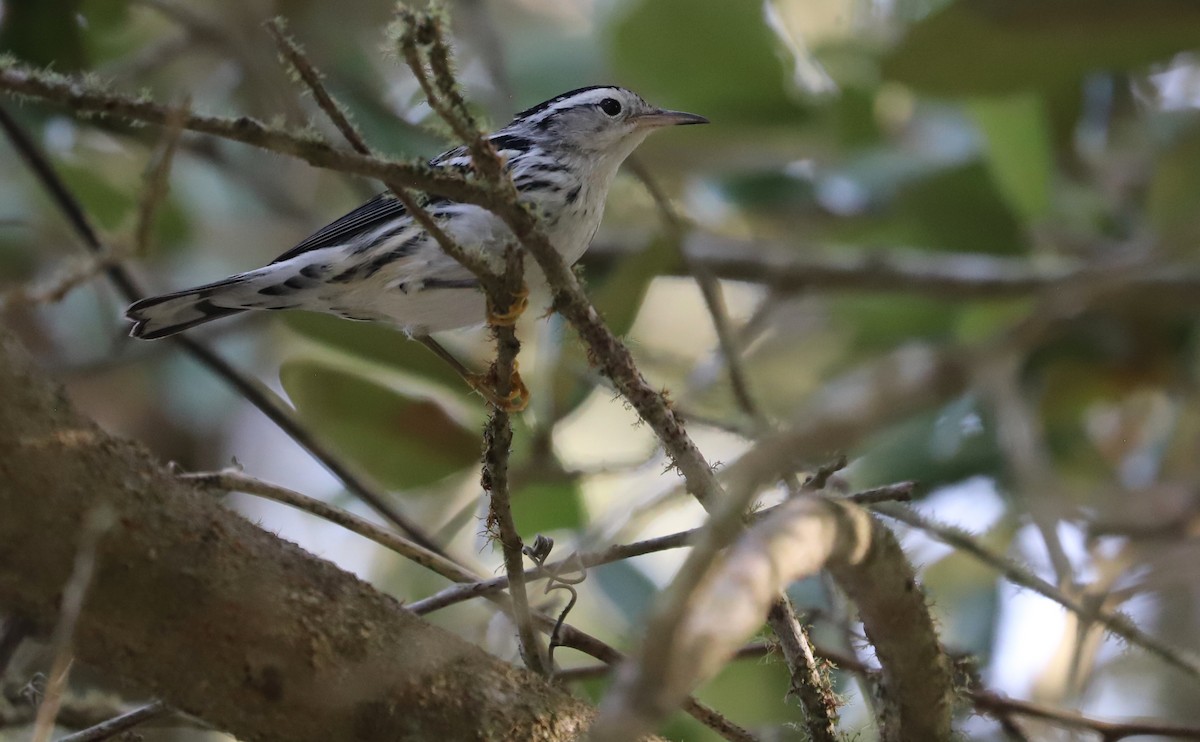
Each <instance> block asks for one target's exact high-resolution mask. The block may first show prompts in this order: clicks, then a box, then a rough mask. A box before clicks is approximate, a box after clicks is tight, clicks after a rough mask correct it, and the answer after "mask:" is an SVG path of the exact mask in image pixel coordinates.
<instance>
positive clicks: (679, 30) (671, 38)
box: [612, 0, 802, 123]
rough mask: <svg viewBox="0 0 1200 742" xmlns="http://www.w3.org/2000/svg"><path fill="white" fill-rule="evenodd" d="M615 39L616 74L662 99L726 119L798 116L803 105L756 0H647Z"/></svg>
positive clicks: (623, 20)
mask: <svg viewBox="0 0 1200 742" xmlns="http://www.w3.org/2000/svg"><path fill="white" fill-rule="evenodd" d="M612 38H613V49H612V63H613V67H614V69H615V71H616V73H617V76H618V78H619V79H620V80H622V81H623V82H627V83H629V84H630V85H631V86H633V87H634V88H636V89H637V90H638V91H639V92H642V93H644V94H645V95H647V96H649V97H650V98H651V100H653V101H655V102H656V103H659V102H661V104H662V105H668V104H669V105H670V106H671V107H672V108H683V109H685V110H692V111H694V112H695V113H702V114H704V115H706V116H709V117H711V118H713V119H714V120H720V121H723V122H726V123H728V122H731V121H735V120H738V121H747V122H753V123H764V122H768V121H775V122H778V121H794V120H796V119H797V118H798V114H799V113H800V112H801V110H802V109H801V107H800V106H799V105H798V104H797V103H796V102H795V100H794V99H793V98H792V96H791V95H790V94H789V90H788V88H789V87H790V85H791V82H790V80H789V77H790V71H789V69H788V67H787V65H786V64H785V62H784V53H783V52H784V50H783V48H782V45H781V44H780V43H779V40H778V39H777V38H776V37H775V34H774V33H772V31H771V30H770V29H769V28H768V27H767V24H766V21H765V19H764V16H763V10H762V6H761V5H760V4H758V3H746V2H724V1H722V0H717V1H712V0H710V1H709V2H696V0H653V1H651V0H641V2H638V3H635V4H634V6H633V8H632V9H631V10H630V11H629V12H628V13H625V14H624V15H623V16H621V17H620V18H619V19H618V20H617V22H616V23H614V25H613V27H612Z"/></svg>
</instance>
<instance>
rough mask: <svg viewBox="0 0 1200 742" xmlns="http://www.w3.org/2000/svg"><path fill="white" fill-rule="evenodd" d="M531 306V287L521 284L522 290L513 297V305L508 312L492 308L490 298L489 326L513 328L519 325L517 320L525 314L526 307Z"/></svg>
mask: <svg viewBox="0 0 1200 742" xmlns="http://www.w3.org/2000/svg"><path fill="white" fill-rule="evenodd" d="M528 306H529V287H528V286H526V285H525V284H523V283H522V284H521V290H520V291H518V292H517V293H516V294H515V295H514V296H513V303H512V305H511V306H509V308H508V311H505V312H498V311H496V308H495V307H494V306H492V300H491V299H490V298H489V299H488V303H487V320H488V324H489V325H495V326H497V327H512V326H513V325H515V324H517V319H518V318H520V316H521V315H522V314H524V313H525V309H526V307H528Z"/></svg>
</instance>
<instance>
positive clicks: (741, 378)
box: [628, 157, 770, 430]
mask: <svg viewBox="0 0 1200 742" xmlns="http://www.w3.org/2000/svg"><path fill="white" fill-rule="evenodd" d="M628 162H629V169H630V171H632V172H633V174H634V175H636V176H637V178H638V180H640V181H642V185H643V186H645V188H646V191H647V192H648V193H649V194H650V198H651V199H653V200H654V204H655V206H656V207H657V208H658V213H659V215H660V216H661V218H662V220H663V224H664V225H665V226H666V228H667V230H668V232H669V242H670V243H671V246H672V247H673V248H674V249H675V252H676V254H678V256H679V259H680V262H681V263H682V264H683V266H684V269H685V270H686V271H687V272H688V273H689V274H691V276H692V278H693V279H694V280H695V281H696V286H697V287H699V289H700V295H701V296H702V297H703V298H704V305H705V306H706V307H707V308H708V314H709V316H710V317H711V318H712V323H713V329H714V330H716V332H717V345H718V346H719V347H720V349H721V353H722V355H724V357H725V368H726V369H727V370H728V371H729V388H730V389H731V390H732V391H733V399H734V401H735V402H736V403H737V405H738V407H739V408H741V410H742V412H743V413H744V414H745V415H746V417H747V418H748V419H749V420H750V421H751V422H752V423H754V425H755V426H756V427H758V428H760V429H763V430H765V429H767V428H768V427H769V426H770V421H769V420H767V417H766V416H765V415H764V414H763V411H762V408H761V407H760V406H759V404H758V402H757V400H755V399H754V395H753V394H751V392H750V382H749V380H748V378H747V375H746V368H745V364H743V363H742V354H741V351H740V349H739V348H738V343H737V339H736V338H735V337H734V332H733V325H732V322H730V319H729V311H728V310H727V309H726V306H725V296H724V292H723V291H722V290H721V282H720V281H719V280H717V277H716V276H715V275H714V274H713V272H712V270H711V269H709V267H708V266H707V265H705V264H704V263H701V262H698V261H695V260H692V258H691V256H690V255H689V254H688V251H687V248H686V246H685V245H684V227H685V226H686V224H685V221H684V218H683V217H682V216H681V215H680V214H679V212H677V211H676V210H675V207H674V205H673V204H672V203H671V200H670V199H669V198H668V197H667V194H666V193H664V192H663V190H662V188H661V187H660V186H659V184H658V180H657V179H656V178H655V177H654V175H653V174H652V173H651V172H650V171H649V170H648V169H647V168H646V167H645V166H644V165H643V164H642V162H641V160H639V159H637V158H636V157H630V158H629V160H628Z"/></svg>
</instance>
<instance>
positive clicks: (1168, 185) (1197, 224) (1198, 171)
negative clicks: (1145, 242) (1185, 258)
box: [1146, 126, 1200, 254]
mask: <svg viewBox="0 0 1200 742" xmlns="http://www.w3.org/2000/svg"><path fill="white" fill-rule="evenodd" d="M1198 192H1200V126H1194V127H1192V128H1191V129H1190V130H1189V131H1185V132H1184V133H1183V134H1182V136H1179V137H1177V138H1176V140H1175V141H1174V142H1173V143H1172V144H1171V145H1170V146H1169V147H1167V148H1166V149H1165V151H1164V152H1163V153H1162V154H1161V155H1160V156H1159V158H1158V162H1157V166H1156V167H1155V168H1154V180H1153V182H1152V183H1151V185H1150V192H1149V194H1148V195H1147V197H1146V216H1147V218H1148V220H1149V222H1150V224H1151V225H1153V227H1154V229H1155V232H1156V233H1157V236H1158V238H1159V240H1160V241H1161V242H1162V243H1163V244H1164V245H1165V246H1167V247H1169V248H1172V249H1175V250H1178V251H1179V252H1180V253H1184V254H1190V253H1192V252H1193V251H1194V250H1195V245H1196V242H1197V241H1198V240H1200V214H1198V213H1197V210H1196V194H1197V193H1198Z"/></svg>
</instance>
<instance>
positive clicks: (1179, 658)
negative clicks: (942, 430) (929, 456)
mask: <svg viewBox="0 0 1200 742" xmlns="http://www.w3.org/2000/svg"><path fill="white" fill-rule="evenodd" d="M872 509H873V510H874V511H875V512H877V513H880V514H882V515H886V516H887V517H889V518H892V519H894V520H898V521H900V522H901V523H904V524H905V525H909V526H912V527H913V528H918V529H920V530H922V531H924V532H926V533H928V534H929V535H931V536H933V537H934V538H936V539H937V540H939V541H941V542H943V543H945V544H947V545H948V546H952V547H954V548H955V549H958V550H959V551H961V552H963V553H965V554H969V555H970V556H972V557H974V558H976V559H978V560H979V561H981V562H983V563H984V564H987V565H988V566H990V567H992V568H993V569H995V570H997V571H999V572H1000V573H1001V574H1003V575H1004V577H1005V578H1006V579H1008V580H1009V581H1010V582H1012V583H1013V584H1015V585H1019V586H1021V587H1025V588H1028V589H1030V590H1032V591H1034V592H1035V593H1037V594H1038V595H1041V596H1042V597H1045V598H1049V599H1050V600H1052V601H1054V602H1055V603H1058V604H1059V605H1061V606H1062V607H1064V608H1066V609H1067V610H1069V611H1071V612H1073V613H1075V614H1078V615H1079V616H1080V617H1082V618H1084V619H1086V620H1088V621H1095V622H1097V623H1099V624H1101V625H1102V626H1104V628H1105V629H1107V630H1108V631H1109V632H1110V633H1112V634H1115V635H1116V636H1119V637H1121V638H1122V639H1124V640H1125V641H1127V642H1129V643H1130V644H1133V645H1136V646H1139V647H1141V648H1142V649H1144V650H1146V651H1147V652H1149V653H1151V654H1153V655H1155V656H1156V657H1158V658H1160V659H1162V660H1163V661H1164V662H1166V663H1167V664H1169V665H1171V666H1173V667H1177V668H1179V669H1180V670H1183V671H1184V672H1186V673H1187V674H1188V675H1191V676H1192V677H1194V678H1200V657H1197V656H1196V655H1195V654H1193V653H1192V652H1189V651H1187V650H1185V649H1183V648H1181V647H1174V646H1171V645H1170V644H1167V643H1166V642H1164V641H1162V640H1161V639H1156V638H1154V637H1152V636H1150V635H1149V634H1146V633H1145V632H1144V631H1142V630H1141V629H1139V628H1138V627H1137V625H1136V624H1134V623H1133V621H1131V620H1129V619H1128V618H1127V617H1125V616H1123V615H1121V614H1119V613H1113V612H1111V611H1106V610H1103V609H1101V608H1099V607H1096V606H1092V605H1089V604H1088V603H1087V602H1086V601H1084V600H1080V599H1078V598H1074V597H1072V596H1070V595H1067V594H1066V593H1064V592H1063V591H1062V590H1059V589H1058V588H1057V587H1055V586H1054V585H1051V584H1050V583H1049V582H1047V581H1045V580H1043V579H1041V578H1040V577H1038V576H1037V575H1035V574H1033V573H1032V572H1031V571H1029V570H1028V569H1026V568H1025V567H1022V566H1021V565H1019V564H1017V563H1016V562H1014V561H1013V560H1011V559H1009V558H1008V557H1005V556H1002V555H1000V554H996V553H994V552H992V551H991V550H990V549H988V548H987V547H985V546H983V545H982V544H980V543H979V542H978V540H976V539H975V538H973V537H972V536H971V535H970V534H968V533H967V532H965V531H963V530H961V529H958V528H954V527H953V526H948V525H945V524H942V523H938V522H937V521H935V520H933V519H932V518H927V517H925V516H923V515H921V514H919V513H917V512H916V511H915V510H912V509H910V508H905V507H901V506H898V505H876V506H874V507H873V508H872Z"/></svg>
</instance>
